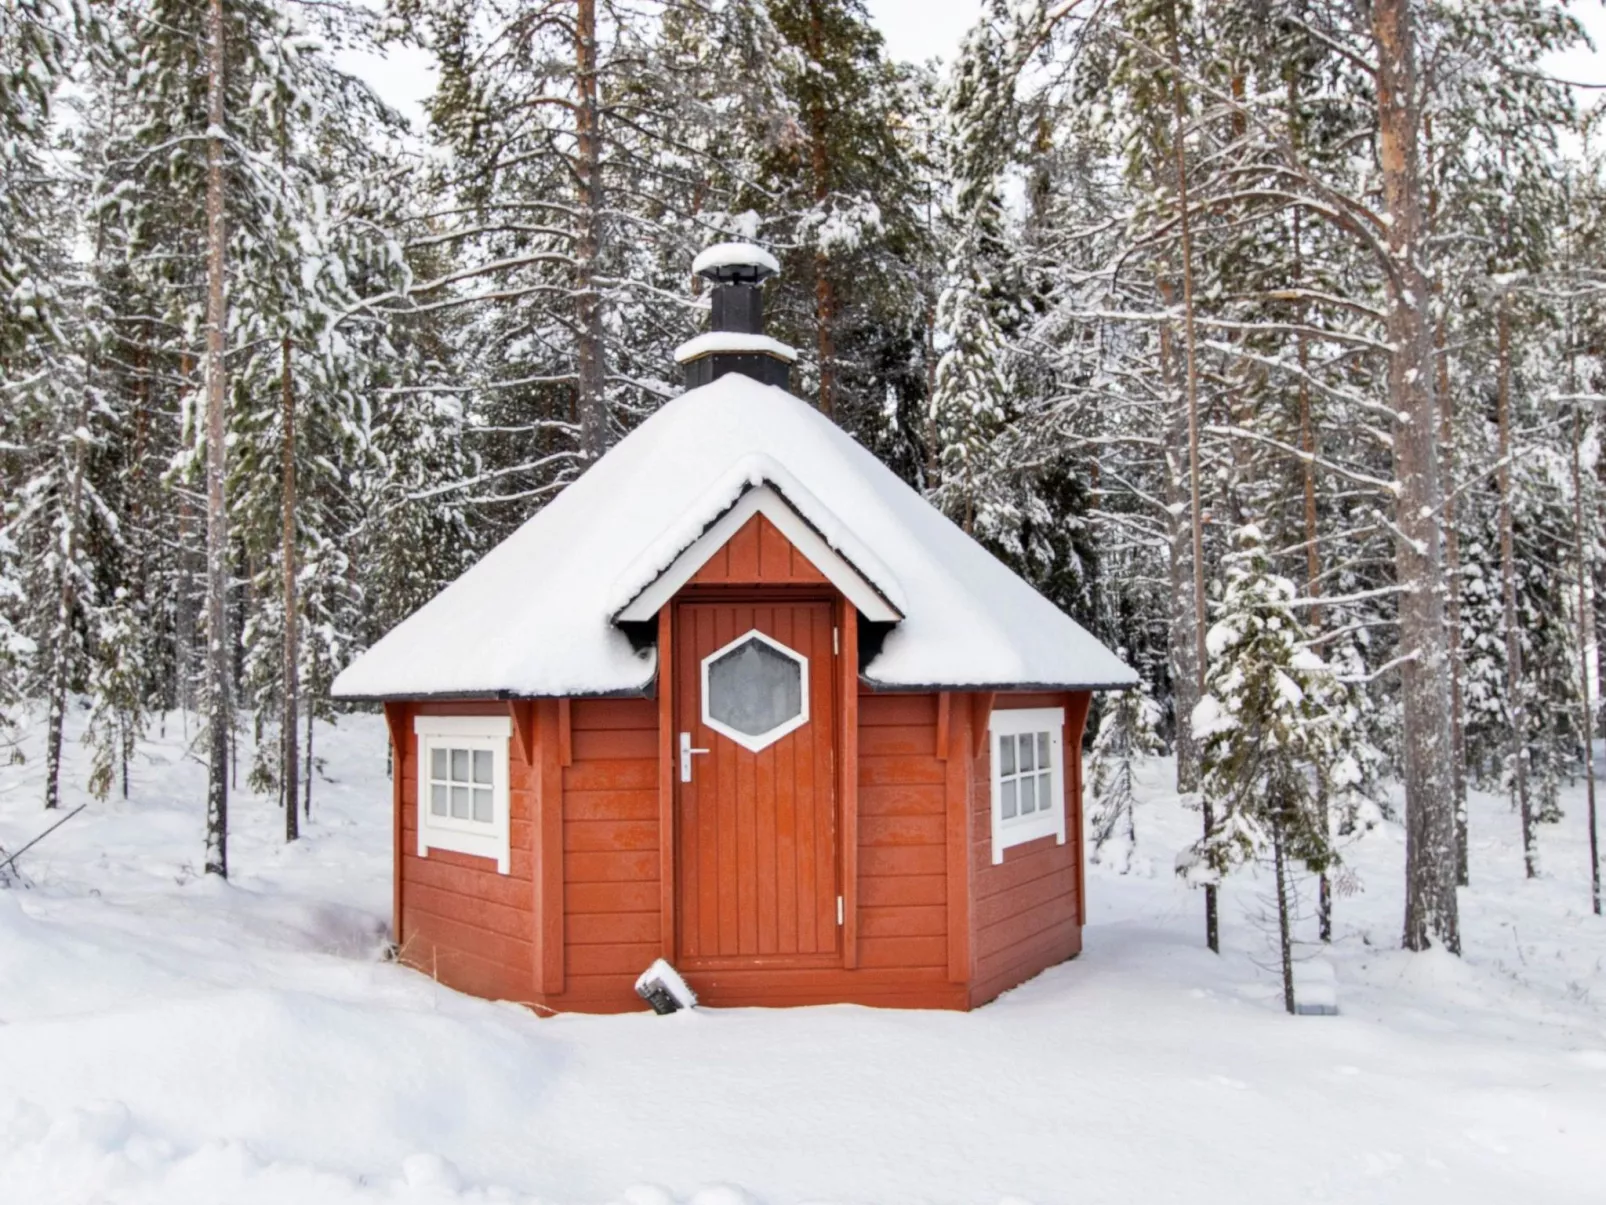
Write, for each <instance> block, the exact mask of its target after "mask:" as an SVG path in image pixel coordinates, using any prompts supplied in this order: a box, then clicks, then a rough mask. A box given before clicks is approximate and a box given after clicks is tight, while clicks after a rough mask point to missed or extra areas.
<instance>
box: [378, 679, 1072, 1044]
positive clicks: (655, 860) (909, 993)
mask: <svg viewBox="0 0 1606 1205" xmlns="http://www.w3.org/2000/svg"><path fill="white" fill-rule="evenodd" d="M984 698H985V696H979V695H967V694H950V695H947V696H946V697H944V696H942V695H938V694H869V693H861V694H859V696H858V700H857V702H858V727H857V733H858V746H859V749H858V775H857V788H858V790H857V840H856V843H855V847H854V853H855V854H856V858H849V857H848V856H847V852H846V851H844V862H851V861H855V860H856V862H857V867H858V876H859V878H858V889H857V893H856V894H857V912H856V916H855V917H853V918H852V919H853V920H856V922H857V923H856V924H855V925H849V926H845V930H846V934H847V935H849V936H850V938H851V956H850V957H848V958H846V959H845V960H844V961H845V963H846V966H845V968H844V969H841V970H837V969H811V970H799V969H789V970H763V969H755V970H740V971H722V972H709V973H706V974H704V975H701V976H693V977H692V979H693V986H694V987H695V988H696V989H697V990H698V992H699V994H700V995H701V996H702V997H703V999H704V1000H706V1001H707V1002H708V1003H710V1004H729V1005H736V1004H749V1005H751V1004H762V1005H785V1004H805V1003H823V1002H833V1001H853V1002H861V1003H867V1004H882V1005H889V1006H896V1007H927V1008H966V1007H971V1006H974V1005H976V1004H981V1003H984V1002H985V1001H987V1000H991V999H992V998H993V997H995V996H996V995H998V993H999V992H1001V991H1004V990H1006V989H1007V988H1009V987H1013V986H1015V985H1016V984H1019V983H1021V982H1024V981H1025V980H1026V979H1029V978H1030V977H1031V976H1032V975H1035V974H1036V973H1038V972H1039V971H1041V970H1043V969H1044V968H1045V967H1048V966H1051V965H1053V964H1054V963H1056V962H1060V961H1063V960H1064V959H1066V958H1069V957H1071V956H1072V955H1074V954H1076V953H1077V952H1078V951H1079V950H1080V948H1081V923H1082V916H1081V911H1082V909H1081V902H1080V892H1081V889H1082V887H1081V882H1080V867H1081V809H1080V797H1081V755H1080V745H1081V729H1082V723H1083V721H1084V720H1085V717H1086V713H1087V702H1088V696H1087V695H1086V694H1085V693H1079V694H1074V695H1069V696H1067V695H1063V694H1052V695H1013V696H1011V695H1000V696H997V698H996V700H995V703H996V705H997V706H1000V707H1040V706H1066V707H1067V712H1068V723H1067V732H1066V737H1065V751H1066V779H1067V781H1066V791H1067V797H1068V798H1067V804H1068V806H1070V807H1071V813H1070V815H1069V817H1068V823H1067V841H1066V844H1065V845H1063V846H1061V845H1057V844H1056V843H1055V842H1054V839H1053V838H1052V837H1049V838H1044V839H1042V840H1040V841H1037V842H1033V843H1031V844H1029V845H1024V846H1017V847H1015V848H1013V849H1011V850H1009V851H1008V852H1007V853H1006V854H1005V858H1004V862H1003V863H1002V864H1001V865H998V866H994V865H993V863H992V854H991V848H990V841H991V821H990V808H991V799H990V789H989V780H988V777H987V775H988V770H989V763H988V754H987V743H986V742H985V740H982V741H977V740H976V735H977V733H979V732H984V731H985V725H986V711H987V709H988V704H986V703H983V702H981V700H983V699H984ZM514 706H515V707H516V708H532V709H535V710H534V711H533V715H532V716H529V717H526V719H525V720H520V719H519V718H518V717H519V716H520V715H521V714H523V713H521V712H518V711H515V717H516V719H515V738H514V740H513V741H512V743H511V747H510V749H509V772H510V802H511V807H512V815H511V822H512V861H511V873H510V874H508V875H500V874H498V873H497V871H496V867H495V864H494V863H492V862H490V861H489V860H486V859H481V858H475V857H471V856H468V855H463V854H457V853H453V852H450V851H446V850H432V851H431V852H430V855H429V856H428V857H427V858H419V857H418V856H417V855H416V852H415V851H416V849H417V830H416V827H415V826H416V823H417V819H416V816H417V813H416V807H417V761H416V739H415V738H414V736H413V733H412V716H414V715H418V714H429V713H434V714H458V715H462V714H498V715H500V714H507V712H508V709H509V705H508V704H507V703H498V702H483V703H433V704H426V703H419V704H392V705H390V708H389V709H388V714H389V715H390V718H391V720H392V726H393V731H394V732H395V734H396V736H397V737H398V745H399V747H400V749H401V757H400V762H399V764H398V766H397V767H396V769H397V772H398V782H397V790H396V798H397V808H398V811H397V815H398V825H397V835H398V848H397V858H396V868H397V883H398V891H397V908H398V920H399V925H398V932H397V939H398V944H399V947H400V952H401V958H402V960H403V961H404V962H405V963H407V964H408V965H409V966H413V967H416V968H418V969H419V970H421V971H424V972H425V973H426V974H430V975H432V976H434V977H436V978H438V979H440V980H441V982H443V983H445V984H447V985H449V986H451V987H454V988H459V989H461V990H463V991H467V992H471V993H473V994H475V995H480V996H487V997H491V998H497V999H506V1000H515V1001H520V1002H523V1003H528V1004H532V1005H534V1006H536V1007H538V1008H540V1009H542V1011H547V1010H564V1011H567V1010H576V1011H588V1012H604V1011H622V1010H628V1009H637V1008H640V1007H642V1005H641V1003H640V1001H639V1000H638V999H637V998H636V996H635V993H634V990H633V983H634V980H635V977H636V975H637V974H638V973H639V972H640V971H641V970H642V969H644V968H645V967H646V966H647V965H648V964H649V963H651V961H652V960H653V959H654V958H656V957H658V956H659V955H660V954H661V953H662V952H663V946H664V941H663V933H664V930H663V926H662V907H663V899H664V893H663V892H662V891H661V883H660V876H661V867H662V865H663V864H664V860H663V858H662V856H661V855H662V848H661V840H660V832H661V823H662V822H661V815H662V811H661V809H660V803H659V790H660V778H661V775H660V765H659V760H660V750H661V746H660V741H659V733H658V726H659V705H658V702H657V701H656V700H651V699H614V700H605V699H579V700H574V701H573V702H572V703H571V702H567V701H565V702H562V703H559V702H556V701H552V700H544V701H541V702H539V703H534V704H531V703H528V702H524V703H518V704H515V705H514ZM526 725H527V727H526ZM526 735H528V736H530V737H531V738H532V740H533V745H534V748H533V749H532V750H531V754H530V756H528V757H527V756H526V754H525V751H524V740H525V736H526ZM978 745H979V746H980V748H979V750H978ZM543 796H550V797H552V798H550V800H549V804H550V807H551V809H552V810H551V811H550V812H548V811H545V810H544V809H541V808H540V807H539V806H538V805H539V801H540V800H541V799H542V798H543ZM538 815H542V816H543V817H544V824H543V832H545V833H547V834H550V836H549V838H548V841H547V845H548V846H550V845H555V844H557V843H558V839H559V835H560V834H561V847H562V848H561V856H559V857H556V858H554V857H551V856H549V855H550V854H552V853H555V852H556V851H555V850H550V849H548V848H544V847H543V842H542V840H541V839H540V835H539V834H538V833H537V831H536V819H537V816H538ZM846 837H847V834H844V839H846ZM850 898H851V893H850ZM848 968H852V969H848Z"/></svg>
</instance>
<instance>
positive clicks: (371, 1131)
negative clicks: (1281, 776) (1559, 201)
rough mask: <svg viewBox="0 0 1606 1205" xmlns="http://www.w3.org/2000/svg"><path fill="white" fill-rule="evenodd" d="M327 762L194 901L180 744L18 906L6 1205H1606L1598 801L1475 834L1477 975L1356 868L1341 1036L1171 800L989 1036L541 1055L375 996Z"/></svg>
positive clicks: (408, 978)
mask: <svg viewBox="0 0 1606 1205" xmlns="http://www.w3.org/2000/svg"><path fill="white" fill-rule="evenodd" d="M318 745H319V752H320V756H323V757H326V758H327V767H326V776H327V781H320V782H319V783H318V785H317V789H316V792H315V795H314V804H313V807H314V816H313V821H312V824H311V829H310V832H309V834H308V835H307V836H306V837H305V838H304V839H303V840H302V841H301V842H299V843H298V844H296V845H295V846H293V847H290V848H285V847H284V846H283V845H282V844H280V842H279V840H278V834H279V832H280V829H281V820H280V815H279V813H278V811H277V808H276V807H275V806H274V804H273V802H272V801H271V800H263V799H260V798H257V797H254V796H252V795H251V794H250V793H249V792H246V791H244V790H242V791H240V792H238V793H237V794H236V795H235V797H234V804H233V817H234V841H233V845H232V848H231V863H232V866H233V868H234V877H233V879H232V880H231V881H230V882H229V883H228V884H222V883H218V882H215V881H208V880H206V879H203V878H202V877H201V876H200V875H199V873H198V872H199V867H200V856H201V829H202V783H203V777H204V776H203V772H202V768H201V766H200V765H199V764H198V763H197V762H195V761H194V760H193V759H192V758H190V757H187V756H186V754H185V749H184V741H183V736H182V732H181V730H180V723H179V718H178V717H176V716H175V717H170V720H169V724H168V729H167V735H166V737H165V739H164V738H159V737H158V736H157V734H156V733H155V732H154V731H153V733H152V736H151V739H149V740H147V741H145V742H143V743H142V744H141V746H140V749H139V756H138V761H137V764H136V766H135V768H134V779H133V792H132V798H131V799H130V800H129V801H128V802H126V803H125V802H123V801H121V800H120V799H116V800H114V801H113V802H110V803H108V804H105V805H101V804H92V805H91V807H90V808H89V810H88V811H86V812H84V813H83V814H82V815H80V816H78V817H77V818H76V819H74V820H72V821H70V822H68V823H67V825H66V826H65V827H63V828H62V829H61V830H60V831H59V832H57V833H56V834H55V835H53V836H52V837H50V838H49V839H47V840H46V841H45V842H44V843H42V844H41V845H40V846H39V847H38V848H37V850H35V851H33V852H31V853H29V854H26V855H24V857H23V859H22V862H21V870H22V872H23V874H24V876H25V878H26V886H23V887H13V888H12V889H9V890H5V889H0V1200H3V1201H5V1202H18V1203H19V1205H22V1203H26V1205H57V1203H62V1205H69V1203H75V1202H150V1203H153V1205H154V1203H157V1202H160V1203H161V1205H200V1203H206V1205H212V1203H214V1202H228V1203H229V1205H254V1203H258V1202H261V1203H267V1202H272V1203H273V1205H283V1203H284V1202H297V1203H298V1205H324V1203H330V1205H354V1203H363V1205H367V1203H371V1202H386V1203H390V1202H418V1203H423V1202H459V1201H469V1202H500V1201H519V1202H523V1201H539V1202H550V1203H553V1205H585V1203H592V1202H596V1203H601V1202H625V1203H627V1205H670V1203H671V1202H675V1201H691V1202H695V1205H742V1203H744V1202H751V1201H753V1200H758V1201H762V1202H768V1203H771V1205H782V1203H790V1202H805V1201H811V1202H827V1201H834V1202H877V1203H895V1202H915V1201H921V1202H954V1203H960V1202H964V1203H972V1202H974V1203H983V1205H994V1203H997V1202H1000V1201H1003V1200H1006V1199H1012V1200H1025V1201H1031V1202H1037V1203H1038V1205H1048V1203H1051V1202H1077V1203H1083V1202H1105V1201H1109V1202H1143V1203H1145V1205H1152V1203H1159V1202H1173V1201H1175V1202H1180V1201H1186V1202H1189V1203H1190V1205H1215V1203H1217V1202H1222V1203H1226V1202H1232V1203H1233V1205H1245V1203H1255V1202H1267V1203H1276V1205H1285V1203H1289V1202H1307V1201H1310V1202H1315V1201H1356V1202H1359V1201H1365V1202H1395V1201H1398V1202H1415V1203H1420V1202H1454V1203H1456V1205H1470V1203H1474V1202H1501V1203H1502V1205H1504V1203H1506V1202H1510V1201H1514V1200H1524V1201H1538V1202H1547V1203H1550V1202H1573V1201H1577V1202H1599V1201H1602V1200H1606V967H1603V964H1606V922H1603V921H1601V920H1600V919H1597V918H1595V917H1592V916H1591V915H1589V912H1588V895H1587V857H1586V854H1585V845H1584V826H1583V805H1582V801H1581V791H1580V792H1575V793H1574V794H1571V795H1569V796H1568V798H1567V800H1566V803H1567V811H1568V815H1567V818H1566V820H1565V821H1564V822H1563V823H1562V824H1561V825H1560V826H1559V828H1555V829H1547V830H1546V831H1545V833H1544V838H1543V840H1544V852H1545V860H1546V868H1547V876H1546V877H1544V878H1542V879H1540V880H1539V881H1537V882H1532V883H1530V882H1525V881H1523V879H1522V877H1521V859H1520V856H1519V853H1518V850H1517V847H1516V840H1515V838H1516V835H1517V821H1516V818H1515V817H1514V816H1512V815H1511V814H1510V812H1509V810H1508V809H1507V807H1506V805H1505V804H1504V802H1503V801H1501V800H1497V799H1494V798H1491V797H1487V796H1477V797H1475V798H1474V801H1473V802H1474V807H1473V813H1472V825H1473V850H1472V877H1473V886H1472V887H1471V888H1470V889H1468V890H1467V891H1465V892H1463V894H1462V921H1463V926H1464V930H1465V934H1466V944H1467V955H1466V957H1465V958H1464V959H1460V960H1458V959H1455V958H1452V957H1449V956H1446V955H1439V954H1428V955H1415V956H1413V955H1407V954H1404V953H1401V952H1399V950H1398V949H1397V946H1398V933H1399V927H1400V880H1401V863H1402V858H1403V837H1402V835H1401V833H1400V831H1399V830H1398V828H1396V827H1392V826H1384V827H1383V828H1381V829H1379V830H1377V831H1375V832H1374V833H1372V834H1371V835H1369V836H1368V837H1366V838H1365V839H1364V840H1362V841H1361V842H1360V843H1359V845H1358V846H1357V847H1355V848H1354V849H1353V850H1352V851H1351V853H1350V860H1351V865H1352V868H1353V871H1354V873H1355V876H1356V880H1357V882H1356V886H1357V888H1358V891H1357V893H1356V894H1353V895H1350V896H1347V897H1346V898H1344V899H1341V900H1340V902H1339V911H1338V934H1337V938H1338V939H1337V941H1336V943H1335V945H1334V947H1333V950H1332V953H1331V958H1332V962H1333V964H1334V965H1335V966H1336V970H1337V978H1338V985H1339V986H1338V991H1339V998H1340V1004H1341V1007H1342V1010H1343V1011H1342V1015H1340V1016H1337V1017H1298V1018H1290V1017H1288V1016H1285V1015H1284V1014H1283V1013H1282V1011H1281V1002H1280V998H1279V996H1278V991H1277V985H1276V983H1275V981H1274V978H1273V976H1272V975H1271V973H1270V972H1269V971H1268V970H1265V969H1262V966H1261V965H1259V964H1262V963H1265V962H1266V961H1267V959H1268V953H1269V952H1268V949H1267V946H1266V938H1265V934H1264V933H1263V931H1262V928H1261V927H1260V926H1259V925H1258V924H1257V923H1255V922H1254V920H1253V915H1254V914H1255V913H1257V912H1258V911H1259V910H1260V909H1261V907H1262V905H1261V904H1260V902H1259V899H1258V896H1257V892H1256V890H1255V888H1254V885H1253V884H1251V883H1248V882H1243V883H1235V884H1233V885H1232V886H1230V887H1228V888H1227V889H1226V890H1225V891H1224V893H1223V895H1224V915H1223V922H1224V923H1223V934H1224V947H1225V948H1224V953H1223V955H1222V956H1221V957H1219V958H1218V957H1214V956H1212V955H1210V954H1208V953H1206V952H1205V951H1204V950H1202V949H1201V941H1200V938H1201V932H1202V924H1201V920H1200V912H1201V908H1200V901H1199V898H1198V896H1197V895H1195V894H1194V893H1191V892H1189V891H1188V890H1187V889H1185V888H1184V887H1182V886H1180V885H1179V884H1178V883H1176V882H1175V881H1174V879H1173V877H1172V876H1171V874H1170V873H1169V867H1170V865H1171V861H1172V858H1173V856H1174V854H1175V852H1176V850H1177V849H1178V848H1180V847H1181V846H1182V845H1183V844H1185V843H1186V841H1187V840H1188V838H1189V837H1190V836H1191V835H1192V833H1193V831H1194V826H1195V824H1196V823H1197V821H1196V818H1195V817H1194V816H1193V815H1191V814H1190V813H1187V812H1185V811H1184V810H1183V809H1182V808H1181V807H1179V806H1178V804H1177V803H1176V800H1175V799H1174V797H1173V796H1171V795H1170V794H1169V793H1168V791H1167V790H1166V789H1165V783H1166V782H1167V781H1168V778H1169V767H1168V766H1167V765H1166V764H1165V763H1162V762H1156V763H1153V764H1151V765H1149V766H1146V767H1145V768H1144V773H1143V776H1142V782H1143V786H1144V788H1145V790H1144V795H1145V800H1144V804H1143V808H1142V811H1141V812H1140V814H1139V818H1138V823H1139V848H1138V850H1137V857H1136V859H1135V863H1134V864H1135V867H1136V869H1135V870H1134V871H1133V873H1131V874H1128V875H1118V874H1116V873H1114V872H1113V871H1112V870H1110V869H1108V868H1104V867H1094V868H1093V870H1092V875H1091V879H1090V883H1089V888H1088V900H1089V906H1090V911H1091V924H1090V926H1089V928H1088V930H1087V935H1086V952H1085V953H1084V954H1083V956H1082V957H1081V958H1080V959H1079V960H1077V961H1075V962H1072V963H1069V964H1067V965H1065V966H1061V967H1058V968H1055V969H1054V970H1052V971H1050V972H1049V973H1047V974H1045V975H1043V976H1041V977H1040V978H1039V979H1037V980H1035V981H1034V982H1032V983H1030V984H1028V985H1026V986H1025V987H1023V988H1021V989H1020V990H1018V991H1016V992H1014V993H1011V994H1010V995H1008V996H1006V997H1005V998H1004V999H1002V1000H1000V1001H999V1002H997V1003H996V1004H993V1005H991V1006H989V1007H987V1008H984V1009H981V1010H979V1011H977V1012H975V1013H973V1014H970V1015H966V1016H962V1015H948V1014H933V1013H901V1012H884V1011H874V1010H869V1009H862V1008H853V1007H833V1008H813V1009H799V1010H794V1011H765V1010H733V1011H723V1012H720V1011H712V1012H711V1011H698V1012H695V1013H689V1014H686V1013H683V1014H678V1015H676V1016H673V1017H655V1016H651V1015H640V1016H627V1017H612V1018H606V1017H558V1018H548V1019H539V1018H536V1017H534V1016H532V1015H530V1014H529V1013H526V1012H525V1011H523V1010H521V1009H519V1008H516V1007H513V1006H508V1005H498V1004H490V1003H485V1002H483V1001H478V1000H472V999H468V998H466V997H462V996H458V995H456V994H454V993H452V992H450V991H446V990H444V989H442V988H440V987H438V986H437V985H435V984H433V983H432V982H430V981H429V980H428V979H427V978H426V977H424V976H422V975H420V974H417V973H415V972H412V971H408V970H404V969H402V968H400V967H397V966H395V965H392V964H389V963H386V962H384V961H382V960H381V958H380V951H381V948H382V941H383V933H384V926H385V922H386V919H387V916H388V912H389V906H390V883H389V868H390V855H389V849H390V820H389V800H390V791H389V787H388V784H387V782H386V780H385V742H384V731H383V726H382V725H381V724H380V723H379V722H378V721H377V719H375V718H371V717H356V718H352V719H348V720H345V721H343V722H342V723H341V724H340V726H339V727H338V729H322V730H320V733H319V737H318ZM28 751H29V753H30V759H29V761H28V763H27V764H25V765H22V766H6V767H0V845H4V846H5V847H6V849H7V850H14V849H16V848H17V847H18V846H19V845H20V844H21V843H22V842H23V841H24V840H26V839H27V838H28V837H29V836H31V835H33V834H34V833H36V832H38V831H39V830H40V829H41V828H43V827H44V825H45V824H46V823H47V817H46V816H45V814H44V813H43V812H42V811H41V810H40V807H39V800H40V789H39V783H40V775H41V765H40V759H39V757H38V752H39V746H38V733H37V732H33V733H30V734H29V739H28ZM71 756H72V761H71V762H70V763H69V767H68V778H69V786H68V790H67V797H68V801H69V803H70V804H75V803H77V802H79V801H81V799H82V798H83V793H82V788H81V784H82V782H83V779H84V777H85V774H86V770H87V762H86V759H85V758H84V757H83V756H82V755H81V753H80V752H79V750H78V748H77V746H76V744H74V745H73V746H72V754H71ZM243 760H244V759H243V758H242V763H243ZM243 769H244V766H243V764H242V775H243ZM242 781H243V777H242ZM738 1186H739V1187H738Z"/></svg>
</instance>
